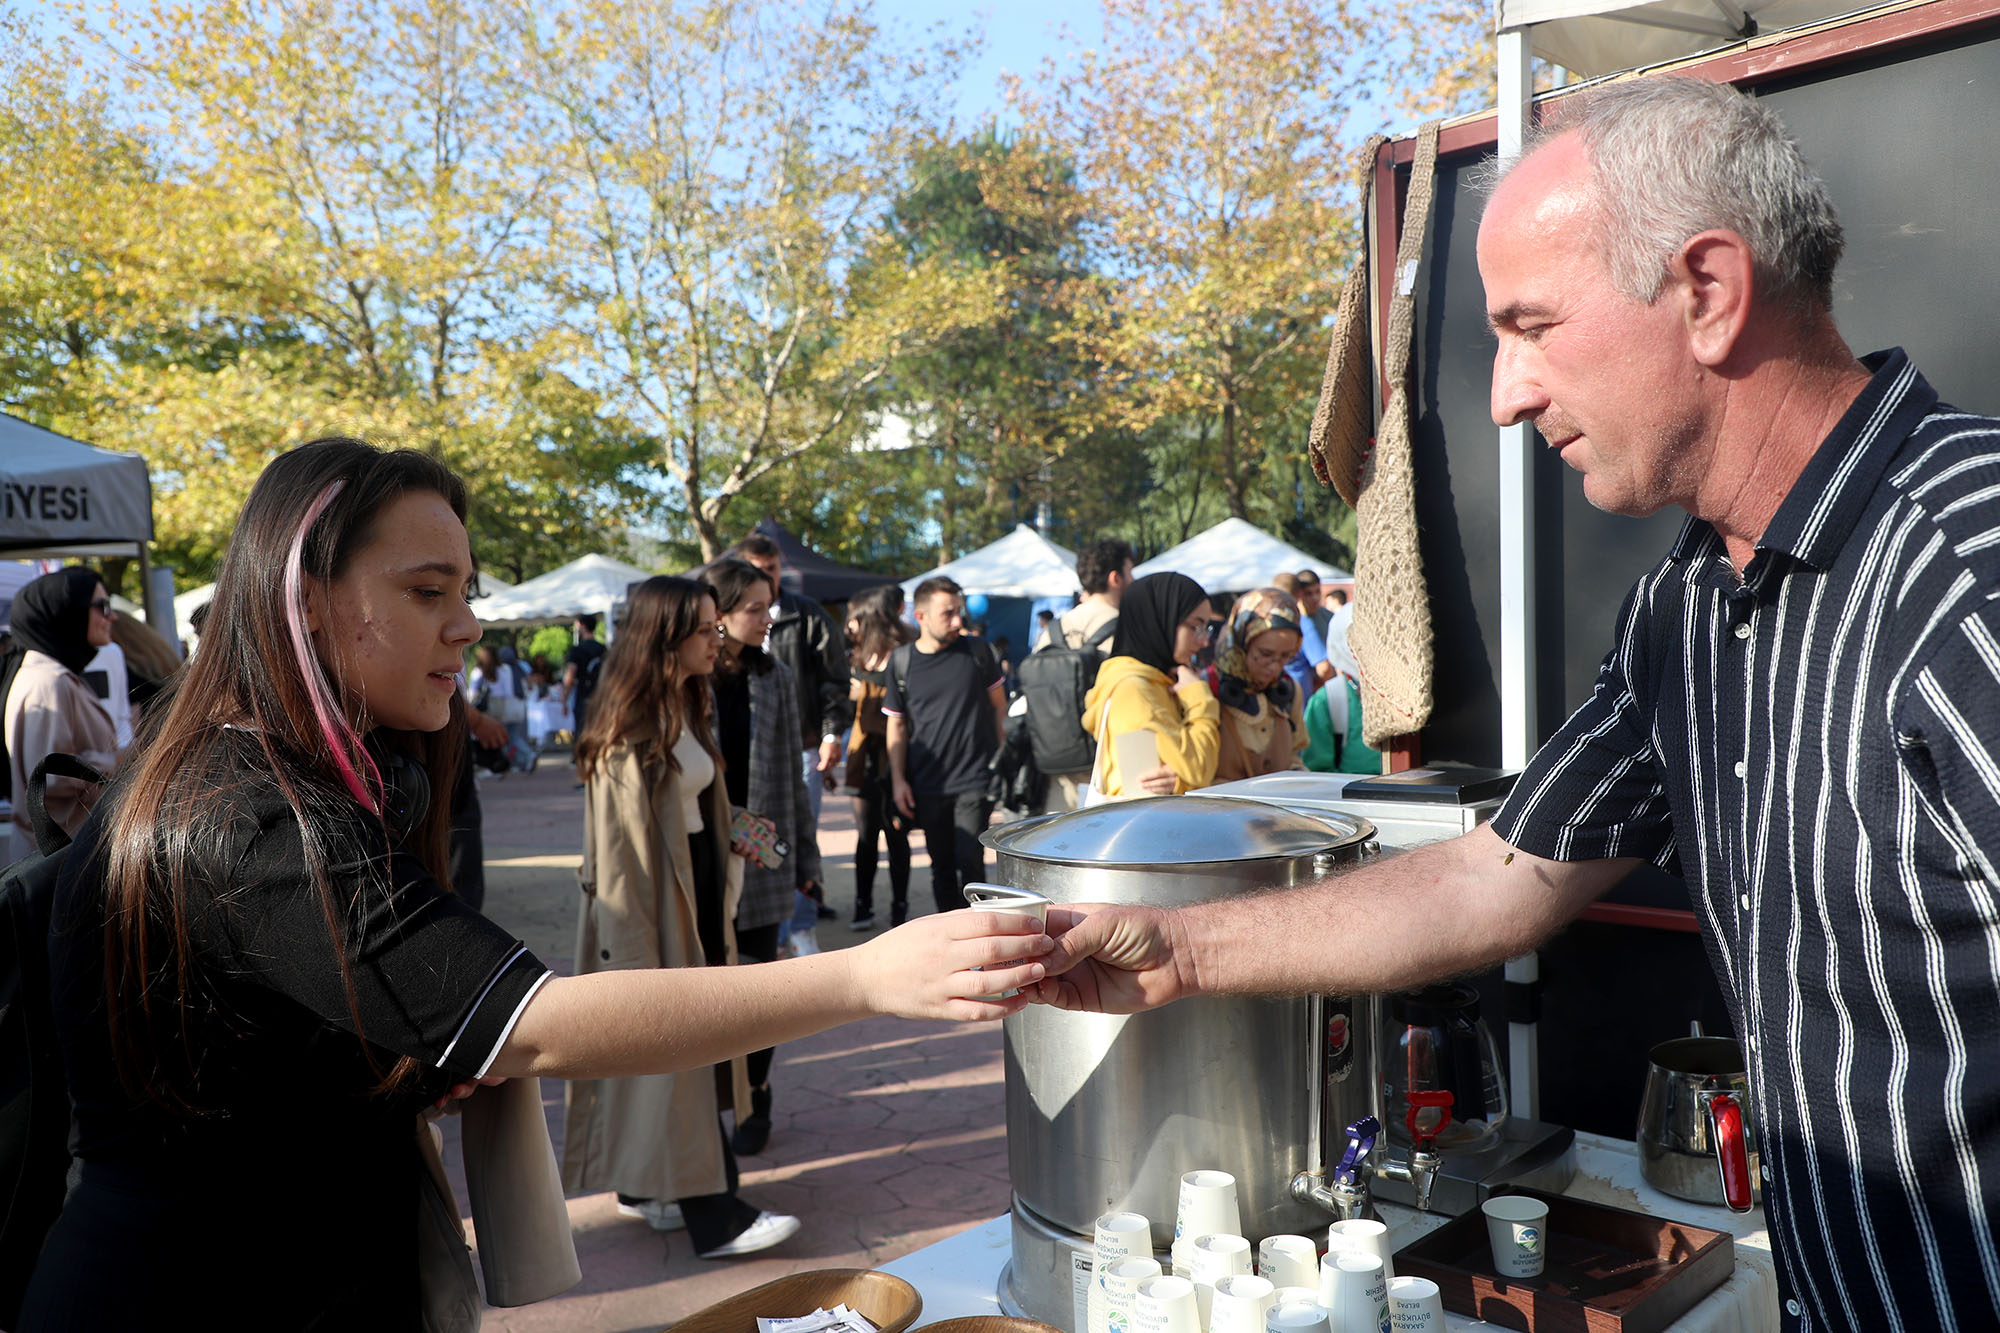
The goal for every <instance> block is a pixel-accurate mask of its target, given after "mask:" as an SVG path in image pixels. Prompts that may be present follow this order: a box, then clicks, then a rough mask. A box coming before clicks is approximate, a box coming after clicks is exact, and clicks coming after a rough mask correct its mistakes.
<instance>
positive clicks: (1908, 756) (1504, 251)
mask: <svg viewBox="0 0 2000 1333" xmlns="http://www.w3.org/2000/svg"><path fill="white" fill-rule="evenodd" d="M1562 109H1563V112H1564V114H1563V115H1562V117H1561V119H1560V120H1559V121H1557V123H1556V124H1555V125H1554V126H1553V127H1552V128H1551V129H1549V130H1547V131H1545V132H1544V133H1542V134H1541V135H1540V136H1539V137H1538V138H1536V139H1535V140H1534V141H1533V142H1531V143H1530V145H1529V146H1528V148H1527V150H1526V151H1525V152H1524V153H1523V154H1522V156H1521V157H1520V158H1519V159H1517V160H1516V161H1514V162H1512V163H1510V164H1507V165H1506V166H1505V168H1504V170H1502V171H1501V172H1498V173H1496V175H1497V180H1496V181H1495V183H1494V185H1493V188H1492V193H1491V197H1490V201H1489V203H1488V205H1487V208H1486V213H1485V217H1484V219H1483V220H1482V222H1481V224H1480V228H1479V246H1478V255H1479V271H1480V276H1481V277H1482V279H1483V280H1484V282H1485V286H1486V308H1487V313H1488V318H1489V320H1490V322H1491V324H1492V327H1493V332H1494V334H1495V337H1496V338H1497V340H1498V347H1497V350H1496V352H1495V355H1494V365H1493V386H1492V407H1493V416H1494V418H1495V420H1497V421H1500V422H1502V423H1511V422H1529V423H1532V424H1533V425H1534V426H1535V428H1536V429H1537V430H1538V431H1540V432H1541V434H1542V436H1543V438H1544V439H1545V440H1546V441H1547V443H1548V445H1549V447H1551V448H1554V449H1557V450H1560V451H1561V455H1562V459H1563V461H1564V462H1565V463H1566V464H1568V465H1569V466H1570V467H1572V468H1574V469H1575V470H1576V471H1578V472H1580V473H1582V474H1583V489H1584V494H1585V495H1586V496H1587V497H1588V498H1589V500H1590V501H1591V503H1593V504H1595V505H1597V506H1599V507H1600V508H1604V509H1607V510H1612V511H1614V512H1617V513H1622V514H1632V515H1644V514H1650V513H1653V512H1655V511H1657V510H1660V509H1662V508H1665V507H1667V506H1669V505H1673V506H1678V507H1680V508H1681V509H1683V510H1685V511H1686V512H1687V514H1688V516H1689V517H1688V520H1687V522H1686V524H1685V525H1684V527H1683V528H1682V531H1681V534H1680V537H1679V538H1678V540H1677V541H1676V542H1675V544H1674V546H1673V549H1672V550H1671V551H1669V552H1668V554H1667V555H1666V557H1665V559H1663V560H1662V561H1661V562H1660V563H1659V565H1658V566H1656V567H1655V568H1654V569H1653V570H1652V571H1651V572H1650V573H1648V574H1647V575H1646V577H1645V578H1643V579H1641V580H1640V581H1639V583H1638V585H1637V586H1636V587H1635V588H1634V589H1633V591H1632V594H1631V596H1630V597H1629V598H1628V599H1627V601H1626V603H1625V606H1624V609H1623V611H1622V612H1621V614H1620V616H1619V621H1618V628H1617V636H1616V639H1615V641H1614V643H1613V645H1612V649H1611V652H1610V654H1609V655H1608V656H1607V657H1606V658H1605V660H1604V664H1603V667H1602V669H1601V671H1600V674H1599V677H1598V681H1597V685H1596V688H1595V691H1594V692H1593V694H1592V695H1591V697H1590V698H1589V700H1587V701H1586V702H1585V703H1584V704H1583V706H1582V707H1581V708H1580V709H1578V711H1577V712H1576V714H1575V716H1573V717H1572V718H1571V719H1570V720H1569V722H1568V723H1567V724H1565V725H1564V727H1563V728H1562V729H1561V731H1560V732H1559V733H1558V734H1557V735H1556V736H1555V738H1554V739H1553V740H1551V741H1550V742H1549V743H1548V744H1547V745H1545V746H1544V747H1543V748H1542V750H1541V752H1540V753H1539V754H1537V755H1536V756H1535V758H1534V760H1533V761H1532V762H1531V763H1530V765H1529V767H1528V770H1527V771H1526V772H1525V773H1524V774H1523V775H1522V776H1521V779H1520V781H1519V783H1518V784H1517V785H1516V786H1515V788H1514V791H1513V794H1512V796H1511V797H1510V798H1509V799H1508V801H1507V802H1506V804H1505V806H1504V807H1503V808H1502V810H1501V812H1500V814H1499V816H1498V817H1497V818H1496V819H1495V820H1494V821H1493V823H1492V824H1491V825H1490V826H1488V827H1485V828H1481V829H1479V830H1477V831H1475V832H1473V833H1468V834H1466V835H1464V836H1463V837H1460V838H1457V839H1454V840H1452V841H1450V842H1445V843H1439V844H1436V845H1433V846H1431V847H1426V848H1422V849H1419V850H1417V851H1413V852H1410V853H1408V854H1407V855H1404V856H1400V857H1396V858H1394V859H1392V860H1390V861H1387V862H1384V863H1381V864H1379V865H1376V866H1373V867H1371V868H1369V869H1367V870H1363V871H1359V872H1356V873H1354V874H1351V875H1348V876H1346V877H1344V878H1341V879H1339V880H1336V881H1333V882H1331V883H1325V884H1320V885H1316V886H1313V887H1309V888H1304V889H1297V890H1289V891H1285V892H1282V893H1277V894H1273V895H1270V896H1268V897H1263V898H1259V899H1257V900H1256V901H1255V902H1254V904H1243V903H1241V902H1219V903H1214V904H1207V905H1204V906H1200V907H1192V908H1186V909H1183V910H1181V911H1178V912H1161V911H1156V910H1151V909H1145V908H1107V909H1096V910H1091V909H1081V910H1078V911H1075V912H1073V913H1069V914H1062V913H1058V914H1056V915H1057V916H1058V918H1059V919H1058V920H1056V921H1053V922H1052V930H1064V929H1065V928H1066V930H1067V933H1066V934H1064V935H1063V938H1062V940H1061V942H1060V947H1059V949H1058V951H1057V953H1056V954H1054V955H1052V956H1051V960H1050V966H1051V970H1052V971H1054V970H1059V969H1062V968H1064V967H1068V968H1069V970H1068V971H1067V972H1066V973H1065V974H1064V975H1062V976H1060V977H1055V978H1052V979H1051V980H1048V981H1045V982H1043V983H1042V992H1043V994H1042V998H1043V999H1045V1000H1047V1001H1049V1002H1052V1003H1057V1004H1062V1005H1065V1006H1068V1007H1072V1008H1089V1009H1102V1010H1107V1011H1113V1012H1120V1011H1131V1010H1135V1009H1140V1008H1145V1007H1149V1006H1151V1005H1155V1004H1161V1003H1165V1002H1167V1001H1169V1000H1172V999H1175V998H1178V997H1180V996H1183V995H1189V994H1195V993H1231V994H1258V993H1268V992H1273V991H1283V990H1292V991H1344V992H1352V991H1380V990H1393V989H1397V988H1400V987H1405V986H1410V985H1414V984H1417V983H1419V982H1422V981H1425V980H1428V979H1431V978H1435V977H1441V976H1447V975H1450V974H1453V973H1457V972H1462V971H1465V970H1466V969H1469V968H1474V967H1479V966H1482V965H1487V964H1490V963H1493V962H1496V961H1498V960H1499V959H1502V958H1506V957H1510V956H1513V955H1515V954H1518V953H1521V952H1523V951H1525V950H1527V949H1530V948H1532V947H1534V945H1535V944H1536V943H1537V942H1539V941H1540V940H1541V939H1543V938H1544V937H1545V936H1547V935H1548V934H1550V933H1551V932H1552V931H1554V930H1556V929H1558V928H1560V927H1561V926H1562V925H1563V924H1564V923H1566V922H1567V921H1569V920H1570V919H1572V918H1573V917H1575V916H1576V915H1577V913H1578V912H1580V911H1581V910H1582V909H1583V908H1584V906H1585V905H1586V904H1588V903H1589V902H1590V901H1591V900H1592V899H1594V898H1595V897H1597V896H1598V895H1599V894H1600V893H1602V892H1603V891H1604V890H1605V889H1607V888H1609V887H1610V886H1611V885H1612V884H1614V883H1616V882H1617V881H1618V880H1619V879H1621V878H1623V877H1624V875H1625V874H1626V873H1627V872H1629V871H1630V870H1632V869H1633V868H1634V867H1636V866H1638V865H1640V864H1641V863H1642V862H1646V861H1651V862H1653V863H1655V864H1657V865H1660V866H1663V867H1669V868H1674V869H1677V870H1678V871H1679V873H1680V874H1681V875H1683V876H1684V877H1685V878H1686V879H1687V881H1688V886H1689V890H1690V892H1691V894H1692V896H1693V899H1694V907H1695V910H1696V915H1697V916H1698V917H1699V918H1700V920H1701V922H1702V928H1703V934H1704V937H1705V939H1706V941H1707V943H1708V946H1709V951H1710V955H1711V957H1712V959H1713V961H1714V964H1715V969H1716V973H1717V976H1718V978H1719V979H1720V981H1721V983H1722V988H1723V991H1724V994H1725V995H1726V996H1727V998H1728V1000H1729V1003H1730V1007H1731V1010H1732V1014H1733V1016H1734V1019H1735V1027H1736V1031H1737V1033H1738V1035H1739V1036H1740V1037H1741V1038H1742V1042H1743V1047H1744V1051H1745V1055H1746V1059H1747V1061H1748V1064H1749V1072H1750V1081H1751V1085H1752V1089H1753V1097H1754V1103H1755V1112H1756V1120H1757V1124H1758V1129H1759V1133H1760V1136H1761V1147H1762V1151H1763V1165H1762V1174H1763V1191H1764V1202H1765V1208H1766V1221H1767V1223H1768V1227H1769V1232H1770V1236H1771V1239H1772V1243H1773V1247H1774V1249H1775V1250H1776V1253H1777V1256H1778V1261H1779V1277H1780V1283H1781V1287H1782V1301H1783V1308H1784V1323H1785V1325H1786V1326H1787V1327H1788V1328H1797V1329H1815V1330H1817V1329H1870V1330H1875V1329H1896V1328H1905V1329H1918V1328H1923V1329H1938V1328H1961V1329H1969V1328H1993V1327H1996V1326H2000V1247H1996V1244H1995V1238H1994V1234H1993V1222H1992V1218H1993V1216H1994V1215H1995V1214H1996V1213H2000V1206H1996V1205H2000V1060H1996V1059H1994V1058H1993V1053H1994V1048H1993V1046H1991V1045H1990V1044H1989V1043H1991V1042H1992V1041H1993V1040H1994V1034H1995V1033H1996V1032H2000V704H1996V701H2000V422H1996V421H1994V420H1991V419H1987V418H1982V417H1974V416H1969V415H1966V414H1964V413H1961V412H1958V411H1955V410H1953V409H1951V408H1949V407H1946V406H1944V405H1942V404H1941V403H1940V402H1939V401H1938V396H1937V394H1936V393H1935V392H1934V391H1933V390H1932V389H1931V387H1930V386H1929V385H1928V384H1926V383H1925V382H1924V379H1923V377H1922V376H1921V375H1919V374H1918V373H1917V371H1916V368H1915V367H1914V366H1912V365H1911V364H1910V362H1909V359H1908V358H1907V357H1906V356H1904V354H1903V353H1902V352H1901V351H1900V350H1892V351H1887V352H1879V353H1876V354H1874V355H1872V356H1868V357H1865V358H1861V359H1856V357H1855V356H1854V354H1853V353H1852V352H1851V351H1850V350H1849V349H1848V347H1847V345H1846V344H1845V342H1843V341H1842V339H1841V336H1840V333H1839V331H1838V330H1837V329H1836V328H1835V327H1834V321H1833V316H1832V300H1831V293H1832V284H1833V274H1834V267H1835V264H1836V263H1837V262H1838V260H1839V257H1840V253H1841V246H1842V239H1841V231H1840V224H1839V222H1838V220H1837V219H1836V217H1835V215H1834V211H1833V206H1832V204H1831V202H1830V200H1829V199H1828V197H1827V191H1826V187H1825V185H1824V183H1823V182H1822V181H1821V180H1820V179H1819V178H1818V177H1817V176H1816V175H1815V174H1814V173H1813V172H1812V170H1811V169H1810V168H1809V167H1808V166H1807V165H1806V163H1805V162H1804V161H1803V160H1802V159H1801V158H1800V156H1799V154H1798V151H1797V149H1796V147H1795V145H1794V144H1793V143H1792V141H1791V139H1790V138H1789V136H1788V135H1787V134H1786V132H1785V129H1784V126H1783V125H1782V124H1780V123H1779V121H1778V120H1777V118H1776V117H1775V116H1773V115H1772V114H1771V113H1769V112H1768V111H1767V110H1765V109H1764V108H1762V107H1760V106H1759V105H1758V104H1757V103H1756V102H1754V101H1753V100H1751V99H1750V98H1748V97H1746V96H1744V95H1742V94H1740V93H1738V92H1736V91H1734V90H1732V89H1730V88H1729V87H1727V86H1725V85H1718V84H1711V83H1706V82H1703V81H1700V80H1696V79H1688V78H1645V79H1638V80H1633V81H1631V82H1628V83H1623V84H1617V85H1613V86H1611V87H1608V88H1605V89H1602V90H1599V91H1596V92H1594V93H1589V94H1584V95H1582V96H1580V97H1577V98H1570V99H1564V102H1563V107H1562ZM1251 920H1254V921H1255V923H1256V928H1255V929H1246V928H1245V926H1246V925H1248V924H1249V923H1250V921H1251ZM1273 922H1277V923H1280V924H1279V925H1278V926H1276V927H1274V926H1273ZM1412 922H1425V923H1428V928H1427V929H1425V930H1422V931H1413V930H1411V929H1410V928H1409V927H1410V923H1412ZM1330 939H1344V940H1350V941H1352V940H1365V941H1369V942H1370V947H1367V948H1343V949H1328V948H1327V947H1326V942H1327V941H1328V940H1330ZM1981 1051H1985V1052H1986V1054H1985V1055H1984V1056H1981V1055H1980V1054H1979V1052H1981Z"/></svg>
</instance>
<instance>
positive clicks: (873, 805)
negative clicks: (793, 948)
mask: <svg viewBox="0 0 2000 1333" xmlns="http://www.w3.org/2000/svg"><path fill="white" fill-rule="evenodd" d="M902 611H903V590H902V589H901V588H900V587H898V586H897V585H896V584H893V583H889V584H884V585H883V586H882V587H880V588H869V589H867V590H866V591H864V592H862V593H860V594H858V595H856V596H855V598H854V599H853V600H852V601H850V602H849V603H848V604H847V642H848V645H849V647H848V659H847V660H848V674H849V677H850V679H851V682H852V683H851V685H850V687H849V691H848V698H849V699H851V700H852V701H853V703H854V729H853V731H852V732H851V733H850V734H849V735H848V738H847V771H846V773H845V775H844V777H843V781H842V784H841V785H843V786H844V787H846V788H847V792H848V796H849V798H850V799H851V800H852V802H853V804H854V827H855V830H856V832H857V833H858V835H859V836H858V838H857V840H856V842H855V844H854V923H853V925H854V929H855V930H873V929H874V928H875V867H876V864H877V859H876V858H877V852H876V847H877V844H878V843H881V842H886V843H887V844H888V849H889V924H890V925H892V926H900V925H902V924H903V921H904V920H905V918H907V917H908V916H909V914H910V828H909V825H908V824H906V823H905V822H904V821H903V819H902V816H901V813H900V812H899V811H897V810H896V808H895V803H894V802H893V801H892V800H891V799H890V787H889V719H888V718H887V717H885V716H884V715H883V713H882V696H883V695H884V694H885V693H887V691H888V686H889V679H888V674H887V673H888V670H889V654H890V653H893V652H895V651H896V649H898V648H900V647H901V646H902V645H904V644H906V643H908V642H909V641H910V640H911V639H912V638H914V637H916V636H915V635H913V634H912V633H911V632H910V631H909V629H908V627H907V626H905V625H904V624H903V617H902Z"/></svg>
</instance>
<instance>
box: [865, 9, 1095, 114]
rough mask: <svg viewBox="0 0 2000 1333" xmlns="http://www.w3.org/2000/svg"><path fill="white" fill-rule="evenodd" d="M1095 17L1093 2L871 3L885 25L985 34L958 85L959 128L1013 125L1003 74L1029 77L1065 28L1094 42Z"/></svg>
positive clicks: (1056, 44) (1054, 49) (1052, 51)
mask: <svg viewBox="0 0 2000 1333" xmlns="http://www.w3.org/2000/svg"><path fill="white" fill-rule="evenodd" d="M1098 14H1099V10H1098V7H1097V5H1096V4H1094V3H1092V0H1068V3H1062V2H1061V0H1008V3H1004V4H995V3H991V0H987V2H985V3H972V2H970V0H875V15H876V17H877V18H878V19H879V20H880V21H881V22H882V23H883V24H884V25H885V26H897V27H905V28H909V29H913V30H916V31H921V30H923V29H926V28H929V27H930V26H931V25H933V24H937V23H945V24H948V25H950V26H951V27H953V28H965V27H977V28H978V29H980V30H981V31H983V32H984V34H985V37H986V45H985V50H984V52H983V53H982V55H981V57H980V59H979V61H978V62H977V63H975V64H974V65H973V66H972V67H971V68H970V69H969V70H968V71H967V73H966V77H965V79H964V80H963V81H962V82H961V83H960V84H959V89H958V108H957V110H958V120H959V121H960V123H961V124H964V123H969V122H973V121H978V120H982V119H984V118H985V117H986V116H988V115H997V116H998V117H999V118H1000V119H1001V120H1002V121H1003V122H1006V121H1009V120H1011V119H1012V117H1010V116H1009V115H1008V114H1007V107H1006V104H1005V103H1004V102H1003V101H1002V100H1001V97H1000V77H1001V75H1003V74H1006V73H1010V72H1011V73H1015V74H1019V75H1022V76H1023V77H1032V76H1033V75H1034V73H1035V71H1036V70H1037V69H1039V68H1040V66H1041V63H1042V60H1043V58H1044V57H1046V56H1051V55H1054V54H1055V53H1056V52H1057V51H1058V50H1059V49H1060V46H1061V43H1059V42H1058V40H1057V35H1056V34H1057V31H1058V29H1059V28H1061V26H1062V25H1063V24H1065V23H1067V24H1068V25H1069V27H1070V30H1071V32H1072V33H1073V34H1074V35H1075V36H1076V37H1078V38H1081V39H1084V40H1089V39H1091V38H1094V37H1096V36H1097V35H1098V34H1099V33H1100V32H1101V31H1102V29H1101V28H1100V26H1099V22H1098Z"/></svg>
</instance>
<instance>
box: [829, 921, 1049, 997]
mask: <svg viewBox="0 0 2000 1333" xmlns="http://www.w3.org/2000/svg"><path fill="white" fill-rule="evenodd" d="M1051 947H1053V945H1052V942H1051V941H1050V939H1049V937H1048V936H1047V935H1045V934H1043V933H1042V926H1041V923H1040V922H1038V921H1036V920H1035V918H1033V917H1031V916H1024V915H1020V914H1017V913H1013V912H973V911H962V912H945V913H942V914H939V915H936V916H924V917H918V918H917V919H916V920H915V921H911V922H909V923H907V924H905V925H901V926H898V927H896V928H895V929H894V930H892V931H889V932H888V933H887V934H883V935H877V936H875V937H874V938H873V939H870V940H869V941H867V942H866V943H865V944H859V945H856V946H855V947H853V948H851V949H843V950H841V951H840V952H839V953H838V954H836V955H831V956H833V957H838V958H842V959H845V960H847V962H848V969H849V980H850V984H852V985H853V986H854V987H855V988H856V990H855V998H856V1002H857V1003H858V1004H860V1005H862V1006H864V1007H866V1008H868V1009H871V1010H873V1011H875V1012H877V1013H884V1014H895V1015H897V1016H898V1017H902V1018H951V1019H957V1020H959V1021H961V1022H986V1021H991V1020H992V1019H996V1018H1005V1017H1006V1016H1007V1015H1008V1014H1011V1013H1013V1012H1015V1011H1016V1010H1018V1009H1020V1008H1022V1007H1023V1006H1024V1005H1026V1004H1027V1003H1028V1002H1029V995H1027V994H1022V995H1016V996H1013V997H1011V998H1008V999H1004V1000H1003V999H1001V998H1000V993H1001V992H1002V991H1010V990H1017V989H1019V988H1021V987H1024V986H1025V987H1029V988H1030V990H1031V991H1032V988H1033V987H1034V986H1035V984H1036V983H1037V982H1039V981H1040V980H1041V979H1042V977H1043V976H1044V975H1046V971H1047V969H1045V968H1044V967H1043V966H1042V964H1041V963H1040V962H1039V961H1038V960H1039V959H1040V958H1041V956H1042V955H1043V954H1045V953H1047V952H1048V951H1049V949H1050V948H1051ZM823 956H824V955H823ZM982 968H983V969H984V970H983V971H981V970H979V969H982Z"/></svg>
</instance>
